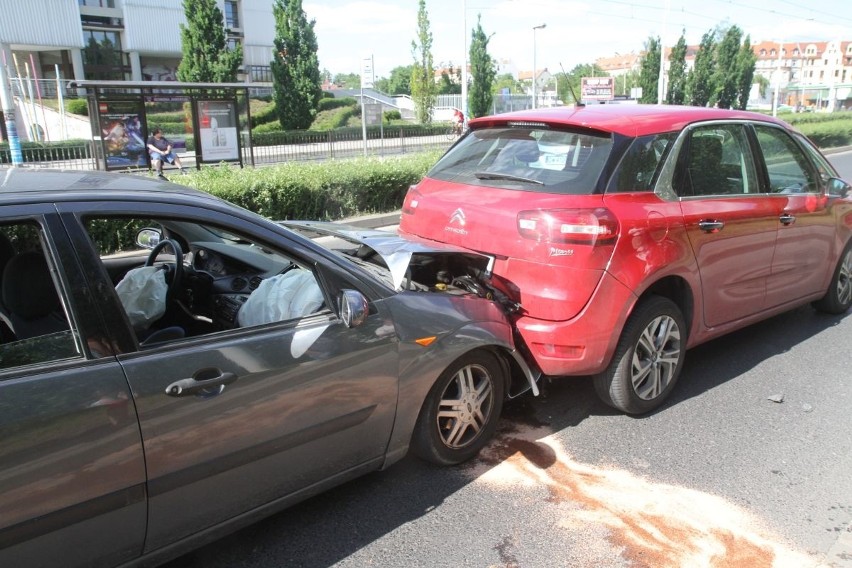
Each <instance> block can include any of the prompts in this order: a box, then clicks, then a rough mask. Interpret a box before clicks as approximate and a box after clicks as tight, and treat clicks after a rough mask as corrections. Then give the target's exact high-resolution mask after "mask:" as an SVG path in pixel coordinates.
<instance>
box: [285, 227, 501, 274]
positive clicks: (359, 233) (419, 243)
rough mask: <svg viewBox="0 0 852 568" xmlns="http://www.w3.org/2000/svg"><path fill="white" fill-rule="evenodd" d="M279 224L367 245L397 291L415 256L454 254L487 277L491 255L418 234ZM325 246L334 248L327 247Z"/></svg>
mask: <svg viewBox="0 0 852 568" xmlns="http://www.w3.org/2000/svg"><path fill="white" fill-rule="evenodd" d="M279 224H280V225H282V226H283V227H287V228H288V229H291V230H295V231H297V232H300V233H301V232H304V231H308V232H314V233H317V234H319V235H323V236H327V237H335V238H338V239H343V240H345V241H348V242H349V243H357V244H359V245H363V246H367V247H369V248H370V249H372V250H374V251H375V252H376V254H378V255H379V256H381V258H382V260H384V262H385V264H386V265H387V267H388V269H389V270H390V273H391V277H392V281H393V287H394V289H395V290H399V289H400V287H401V285H402V282H403V280H404V279H405V275H406V272H407V271H408V269H409V267H410V266H411V263H412V259H415V258H416V257H418V256H440V255H454V256H456V257H463V258H464V259H465V260H466V261H467V262H469V263H470V265H471V266H472V267H474V268H475V269H476V270H478V271H479V272H481V273H482V274H483V275H485V276H490V274H491V269H492V267H493V263H494V259H493V258H492V257H490V256H487V255H484V254H480V253H477V252H474V251H471V250H467V249H464V248H461V247H458V246H453V245H446V244H443V243H437V242H434V241H426V240H423V239H418V238H417V237H413V236H408V235H406V236H405V237H401V236H399V235H397V234H396V233H391V232H389V231H379V230H375V229H363V228H361V227H356V226H354V225H345V224H341V223H330V222H324V221H279ZM328 248H332V249H334V248H335V247H333V246H330V247H328Z"/></svg>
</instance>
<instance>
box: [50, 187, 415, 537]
mask: <svg viewBox="0 0 852 568" xmlns="http://www.w3.org/2000/svg"><path fill="white" fill-rule="evenodd" d="M86 207H87V205H86V204H79V205H75V206H69V207H67V208H65V209H64V211H65V212H67V213H68V215H67V216H66V217H65V219H66V224H68V225H71V226H72V227H73V228H72V229H69V230H74V231H83V230H84V229H83V228H82V226H81V221H82V220H84V219H83V218H84V217H85V213H86ZM133 208H134V209H135V212H134V214H135V215H140V216H145V217H146V218H149V219H150V218H158V217H168V218H170V219H179V220H181V221H182V222H184V223H186V222H190V221H198V222H203V223H205V224H208V225H212V226H216V227H218V228H219V229H222V230H225V231H228V232H229V233H232V234H234V235H239V236H240V239H242V242H244V243H246V242H249V241H253V243H254V244H253V245H251V246H255V245H257V250H263V251H266V252H269V253H270V254H272V252H273V251H275V252H276V253H286V254H288V255H291V256H292V257H293V258H298V259H299V262H300V263H302V264H303V265H304V266H306V267H309V268H310V269H311V270H312V271H313V274H314V277H315V278H316V279H317V282H318V283H319V284H320V286H321V287H322V288H323V293H324V294H325V298H326V305H327V306H332V305H333V296H334V293H335V291H336V289H339V288H340V287H347V286H348V287H357V286H358V285H359V283H358V282H356V281H354V280H353V281H347V283H345V284H339V285H335V286H333V285H332V284H331V281H332V279H331V278H329V277H328V276H327V275H328V274H337V273H339V270H337V272H335V270H333V269H332V268H329V266H327V265H326V263H327V260H326V259H325V258H323V257H321V256H318V255H317V254H316V253H315V251H313V250H312V249H310V248H306V247H304V246H302V245H299V244H298V242H296V241H294V240H288V238H287V237H285V236H282V235H281V234H280V233H278V232H276V231H273V230H272V229H270V228H266V227H261V226H260V225H258V224H255V223H254V222H253V221H250V220H240V219H238V218H237V217H235V216H234V215H233V214H232V213H231V214H229V213H223V212H218V211H212V210H205V209H201V208H196V207H190V206H174V205H172V206H170V205H156V206H155V205H149V206H145V207H140V205H139V204H133ZM129 209H130V205H127V204H125V205H122V204H115V205H112V206H104V205H101V207H100V209H99V211H98V215H109V214H121V213H126V212H127V211H128V210H129ZM244 246H248V245H244ZM105 274H106V270H105V269H103V270H102V271H101V275H100V277H102V278H105ZM106 296H108V297H106V298H105V299H104V302H105V303H109V304H111V305H112V307H113V308H114V309H116V310H120V307H119V304H118V302H117V299H116V297H115V294H114V293H109V294H106ZM378 304H380V302H378V303H377V305H374V308H373V309H374V312H375V313H374V314H373V315H372V316H370V317H369V318H367V321H366V323H365V324H363V325H361V326H359V327H356V328H352V329H350V328H347V327H346V326H345V325H344V324H343V323H342V321H341V319H340V318H339V317H338V314H337V313H336V311H335V310H332V309H323V310H320V311H319V312H318V313H315V314H312V315H309V316H305V317H301V318H299V319H291V320H285V321H279V322H275V323H269V324H264V325H256V326H252V327H241V328H235V329H230V330H225V331H219V332H215V333H209V334H201V335H192V334H191V335H190V336H189V337H186V338H184V339H180V340H177V341H170V342H166V343H162V344H159V345H157V346H153V347H138V348H136V349H134V350H133V351H132V352H128V353H125V354H122V355H120V356H119V361H120V363H121V365H122V367H123V369H124V371H125V373H126V374H127V378H128V381H129V383H130V385H131V388H132V391H133V398H134V402H135V404H136V408H137V410H138V413H139V420H140V424H141V429H142V438H143V443H144V448H145V459H146V465H147V473H148V492H149V493H148V497H149V526H148V536H147V540H146V545H145V550H146V551H152V550H155V549H158V548H160V547H163V546H166V545H168V544H170V543H173V542H176V541H178V540H180V539H182V538H184V537H187V536H191V535H193V534H196V533H200V532H202V531H204V530H205V529H207V528H210V527H212V526H215V525H217V524H219V523H222V522H225V521H227V520H229V519H232V518H235V517H237V516H239V515H243V514H245V513H248V512H250V511H252V510H256V509H258V508H260V507H263V506H264V505H266V504H269V503H272V502H274V501H275V500H277V499H280V498H282V497H284V496H287V495H293V494H298V493H299V492H303V493H304V494H305V495H307V494H310V493H311V492H312V491H315V490H316V487H317V486H318V485H317V484H318V483H320V482H324V481H325V482H329V481H332V482H333V481H335V480H339V481H342V480H344V479H346V478H348V476H351V475H354V474H355V473H357V472H362V471H364V470H366V469H370V468H377V467H378V466H379V465H380V464H381V461H382V459H383V456H384V452H385V450H386V447H387V443H388V439H389V435H390V431H391V428H392V425H393V420H394V415H395V409H396V397H397V388H398V385H397V380H398V376H397V374H398V356H397V348H396V337H395V335H394V331H393V326H392V325H390V324H389V321H388V319H387V317H388V316H387V314H386V313H384V311H383V310H382V309H381V306H380V305H378ZM129 333H130V330H129V329H128V328H127V327H126V326H124V327H123V328H122V329H117V330H116V334H117V335H124V336H127V335H128V334H129ZM193 381H195V382H193ZM201 381H208V382H209V383H212V385H211V386H209V387H206V388H197V390H194V389H195V387H197V386H198V383H199V382H201ZM188 384H189V385H190V386H189V387H187V385H188ZM176 385H184V388H183V389H180V388H177V387H176ZM181 391H182V392H181Z"/></svg>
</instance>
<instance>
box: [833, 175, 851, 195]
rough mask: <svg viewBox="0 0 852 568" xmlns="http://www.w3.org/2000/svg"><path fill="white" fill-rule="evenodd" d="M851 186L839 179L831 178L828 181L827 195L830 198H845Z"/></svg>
mask: <svg viewBox="0 0 852 568" xmlns="http://www.w3.org/2000/svg"><path fill="white" fill-rule="evenodd" d="M850 190H852V186H850V185H849V184H848V183H846V182H845V181H843V180H842V179H840V178H831V179H829V180H828V195H830V196H831V197H846V196H848V195H849V191H850Z"/></svg>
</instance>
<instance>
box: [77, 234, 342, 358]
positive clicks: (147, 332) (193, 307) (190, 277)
mask: <svg viewBox="0 0 852 568" xmlns="http://www.w3.org/2000/svg"><path fill="white" fill-rule="evenodd" d="M84 223H85V227H86V230H87V231H88V233H89V237H90V239H91V240H92V241H93V243H94V244H95V249H96V250H97V251H98V253H99V255H100V259H101V262H102V263H103V265H104V270H105V272H106V273H107V274H108V275H109V277H110V279H111V281H112V283H113V285H114V286H115V289H116V295H117V297H118V300H119V303H120V305H121V307H122V308H123V310H124V312H125V314H126V316H127V321H128V323H129V324H130V326H131V327H132V328H133V331H134V333H135V334H136V338H137V340H138V341H139V343H140V345H141V346H142V347H149V346H151V345H157V344H160V343H163V342H167V341H174V340H179V339H183V338H185V337H198V336H203V335H207V334H211V333H218V332H224V331H228V330H233V329H238V328H246V327H252V326H259V325H266V324H272V323H276V322H282V321H288V320H293V321H296V320H299V319H301V318H304V317H307V316H310V315H312V314H314V313H317V312H320V311H322V309H323V307H325V306H327V302H326V298H325V295H324V292H323V290H322V288H321V287H320V285H319V280H318V278H317V276H316V274H315V273H314V271H313V270H311V268H310V266H309V265H308V264H309V263H306V262H300V261H299V260H298V259H296V258H293V257H291V256H289V255H287V254H286V253H283V252H279V251H275V250H272V249H271V248H270V247H268V246H266V245H264V244H263V243H259V242H256V241H254V240H253V239H252V238H251V237H249V236H247V235H243V234H237V233H235V232H232V231H230V230H226V229H223V228H221V227H214V226H210V225H205V224H201V223H195V222H191V221H187V220H175V219H147V218H146V219H139V218H128V219H125V218H121V219H119V218H90V219H85V220H84ZM116 230H118V232H119V233H120V234H116ZM151 234H158V237H157V238H156V239H153V240H147V241H146V240H145V239H150V236H151ZM137 237H138V238H137ZM143 237H144V238H143ZM137 241H138V242H137ZM131 243H132V244H131Z"/></svg>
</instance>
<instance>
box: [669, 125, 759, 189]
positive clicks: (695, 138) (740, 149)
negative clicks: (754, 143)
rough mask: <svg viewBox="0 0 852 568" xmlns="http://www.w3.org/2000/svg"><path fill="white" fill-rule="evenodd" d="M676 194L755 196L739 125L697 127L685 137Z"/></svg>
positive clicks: (753, 177)
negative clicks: (681, 172) (682, 166)
mask: <svg viewBox="0 0 852 568" xmlns="http://www.w3.org/2000/svg"><path fill="white" fill-rule="evenodd" d="M685 151H686V160H685V162H684V170H683V174H682V176H681V182H680V184H679V185H680V187H679V191H678V193H679V194H680V196H681V197H690V196H695V197H708V196H725V195H746V194H753V193H759V192H760V188H759V184H758V182H757V174H756V172H755V168H754V160H753V158H752V154H751V151H750V147H749V144H748V138H747V136H746V133H745V129H744V127H743V126H742V125H740V124H723V125H707V126H699V127H697V128H695V129H693V130H692V131H691V132H690V134H689V141H688V144H687V145H686V147H685Z"/></svg>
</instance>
